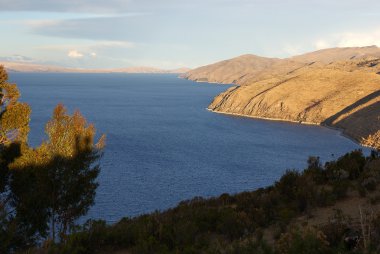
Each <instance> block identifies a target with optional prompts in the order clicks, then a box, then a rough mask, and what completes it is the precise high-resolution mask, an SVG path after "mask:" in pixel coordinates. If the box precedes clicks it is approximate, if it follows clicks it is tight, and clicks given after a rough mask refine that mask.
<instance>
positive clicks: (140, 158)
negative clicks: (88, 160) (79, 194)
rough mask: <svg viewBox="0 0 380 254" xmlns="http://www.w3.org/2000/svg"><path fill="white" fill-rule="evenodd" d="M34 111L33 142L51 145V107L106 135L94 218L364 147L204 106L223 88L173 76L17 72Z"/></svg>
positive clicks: (231, 188) (218, 189)
mask: <svg viewBox="0 0 380 254" xmlns="http://www.w3.org/2000/svg"><path fill="white" fill-rule="evenodd" d="M10 79H11V81H13V82H16V83H17V84H18V85H19V87H20V89H21V92H22V100H23V101H25V102H28V103H29V104H30V105H31V106H32V110H33V113H32V120H31V133H30V138H29V140H30V143H31V144H33V145H37V144H39V143H40V141H41V140H42V139H43V138H44V133H43V128H44V123H45V122H46V121H47V120H48V119H49V117H50V115H51V113H52V110H53V108H54V106H55V105H56V104H57V103H58V102H62V103H64V104H65V105H66V106H67V107H68V108H69V110H70V112H72V110H73V109H77V108H78V109H80V111H81V112H82V113H83V114H84V115H85V116H86V118H87V119H88V120H89V121H90V122H93V123H95V125H96V128H97V129H98V131H99V132H101V133H106V134H107V147H106V152H105V156H104V157H103V159H102V163H101V165H102V172H101V174H100V176H99V182H100V186H99V188H98V191H97V197H96V204H95V206H94V207H93V208H92V209H91V211H90V212H89V215H88V217H91V218H101V219H105V220H107V221H109V222H114V221H116V220H118V219H120V218H122V217H124V216H134V215H138V214H141V213H146V212H151V211H154V210H156V209H159V210H162V209H165V208H168V207H172V206H174V205H176V204H177V203H178V202H179V201H181V200H184V199H189V198H192V197H194V196H215V195H219V194H222V193H225V192H228V193H236V192H240V191H244V190H252V189H255V188H258V187H262V186H267V185H269V184H272V183H273V182H274V181H275V180H276V179H278V178H279V177H280V176H281V174H282V173H283V172H284V171H285V170H286V169H290V168H297V169H301V168H303V167H304V166H305V165H306V159H307V158H308V156H309V155H318V156H320V157H321V158H323V159H324V160H328V159H332V158H333V157H332V154H334V155H335V157H337V156H339V155H342V154H344V153H345V152H347V151H350V150H353V149H355V148H359V146H358V145H356V144H354V143H353V142H352V141H350V140H348V139H346V138H344V137H342V136H340V135H339V133H338V132H336V131H333V130H330V129H326V128H322V127H317V126H304V125H298V124H290V123H283V122H272V121H263V120H254V119H249V118H239V117H233V116H226V115H221V114H215V113H211V112H208V111H207V110H206V109H205V108H206V107H207V105H208V104H209V103H210V101H211V100H212V98H213V97H214V96H216V95H217V94H218V93H220V92H221V91H224V90H225V89H226V88H227V87H226V86H218V85H211V84H204V83H201V84H200V83H195V82H192V81H188V80H183V79H178V78H176V76H175V75H157V74H156V75H146V74H144V75H142V74H21V73H13V74H11V76H10Z"/></svg>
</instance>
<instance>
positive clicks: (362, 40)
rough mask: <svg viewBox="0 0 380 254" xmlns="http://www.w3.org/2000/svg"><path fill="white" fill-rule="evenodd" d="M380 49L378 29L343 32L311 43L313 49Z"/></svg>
mask: <svg viewBox="0 0 380 254" xmlns="http://www.w3.org/2000/svg"><path fill="white" fill-rule="evenodd" d="M372 45H376V46H378V47H380V28H379V29H374V30H372V31H361V32H344V33H337V34H333V35H329V36H326V38H324V39H319V40H317V41H315V42H314V43H313V46H314V48H315V49H323V48H331V47H365V46H372Z"/></svg>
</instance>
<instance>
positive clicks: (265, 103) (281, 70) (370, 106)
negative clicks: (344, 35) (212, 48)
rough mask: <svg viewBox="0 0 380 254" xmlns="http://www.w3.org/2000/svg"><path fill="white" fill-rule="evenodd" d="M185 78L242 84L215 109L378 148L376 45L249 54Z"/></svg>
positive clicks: (379, 53)
mask: <svg viewBox="0 0 380 254" xmlns="http://www.w3.org/2000/svg"><path fill="white" fill-rule="evenodd" d="M244 59H246V60H247V61H243V60H244ZM252 63H254V64H255V65H253V64H252ZM239 66H241V67H242V68H241V69H239ZM230 67H233V68H232V71H229V68H230ZM201 75H203V76H201ZM185 77H186V78H189V79H193V80H200V79H202V80H204V81H206V80H207V81H213V82H220V83H235V84H237V85H239V86H236V87H232V88H230V89H228V90H227V91H226V92H224V93H222V94H220V95H218V96H217V97H215V99H214V101H213V102H212V103H211V104H210V106H209V109H210V110H212V111H215V112H220V113H228V114H236V115H242V116H249V117H258V118H268V119H276V120H285V121H295V122H299V123H309V124H322V125H326V126H331V127H335V128H339V129H342V130H343V133H344V134H345V135H347V136H349V137H351V138H353V139H355V140H357V141H358V142H360V143H362V144H365V145H369V146H372V147H380V49H379V48H378V47H373V46H372V47H364V48H342V49H339V48H334V49H328V50H322V51H317V52H312V53H308V54H305V55H302V56H296V57H292V58H289V59H272V58H269V59H265V58H260V57H256V56H252V55H246V56H242V57H238V58H235V59H231V60H228V61H224V62H220V63H217V64H214V65H210V66H206V67H201V68H199V69H195V70H193V71H190V72H188V73H186V74H185Z"/></svg>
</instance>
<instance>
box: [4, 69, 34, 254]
mask: <svg viewBox="0 0 380 254" xmlns="http://www.w3.org/2000/svg"><path fill="white" fill-rule="evenodd" d="M19 97H20V93H19V91H18V89H17V86H16V85H15V84H9V83H8V74H7V72H6V71H5V69H4V67H3V66H0V242H1V244H0V253H5V252H6V250H7V249H8V247H9V246H12V244H13V242H14V235H15V232H16V224H15V221H14V220H13V215H14V211H13V207H12V206H11V204H10V194H11V192H10V185H9V183H10V179H11V172H10V170H9V165H10V163H12V162H13V161H14V160H15V159H16V158H17V157H19V156H20V155H21V150H22V149H24V148H26V141H27V134H28V131H29V116H30V107H29V106H28V105H27V104H26V103H20V102H19V101H18V99H19Z"/></svg>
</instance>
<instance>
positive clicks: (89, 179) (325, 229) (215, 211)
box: [0, 68, 380, 254]
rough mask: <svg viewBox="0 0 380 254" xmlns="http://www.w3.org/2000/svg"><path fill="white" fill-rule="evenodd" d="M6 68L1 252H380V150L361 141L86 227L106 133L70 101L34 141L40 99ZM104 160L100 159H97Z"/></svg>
mask: <svg viewBox="0 0 380 254" xmlns="http://www.w3.org/2000/svg"><path fill="white" fill-rule="evenodd" d="M6 80H7V76H6V73H5V71H4V70H3V69H2V68H0V88H1V106H2V108H1V114H0V121H1V122H0V124H1V125H0V126H1V133H0V134H1V135H0V141H1V142H0V143H1V144H0V148H1V149H0V159H1V160H0V163H1V167H0V180H1V181H0V253H78V254H79V253H106V252H107V253H243V254H244V253H279V254H282V253H297V254H298V253H378V252H379V251H380V213H379V212H378V211H379V209H378V208H379V206H380V204H379V202H380V191H379V190H378V189H377V188H378V185H379V181H380V157H379V154H378V153H377V152H372V154H371V155H370V156H364V155H363V153H362V152H361V151H360V150H357V151H353V152H351V153H348V154H346V155H345V156H343V157H341V158H339V159H337V160H336V161H331V162H328V163H326V164H325V165H323V166H322V165H321V163H320V161H319V159H318V158H317V157H310V158H309V160H308V166H307V168H306V169H305V170H304V171H302V172H299V171H295V170H289V171H287V172H286V173H285V174H284V175H283V176H282V177H281V178H280V180H279V181H277V182H276V183H275V184H274V185H272V186H270V187H267V188H261V189H258V190H256V191H252V192H243V193H239V194H236V195H229V194H223V195H221V196H220V197H218V198H211V199H203V198H200V197H198V198H194V199H192V200H189V201H184V202H181V203H180V204H179V205H178V206H177V207H175V208H173V209H169V210H167V211H164V212H155V213H152V214H146V215H142V216H139V217H135V218H124V219H122V220H121V221H119V222H118V223H116V224H114V225H107V224H106V223H105V222H104V221H91V220H90V221H88V222H87V223H86V224H85V225H82V226H76V225H75V223H74V222H75V219H76V218H78V217H80V216H82V215H84V214H85V213H86V212H87V210H88V209H89V207H90V206H91V205H92V203H93V199H94V196H95V190H96V187H97V183H96V177H97V175H98V173H99V166H98V165H96V162H97V161H98V159H99V157H100V156H101V151H102V147H103V145H102V143H103V142H102V140H100V143H98V144H95V142H94V134H95V130H94V128H93V127H92V126H91V125H88V124H87V122H86V121H85V119H84V118H83V117H82V116H81V115H80V114H79V113H75V114H74V115H73V116H70V115H68V114H67V113H66V110H65V108H64V107H63V106H61V105H59V106H57V108H56V109H55V110H54V113H53V117H52V119H51V120H50V121H49V122H48V124H47V125H46V133H47V136H48V140H46V141H45V142H43V144H42V145H41V146H39V147H37V148H32V147H30V146H28V143H27V133H28V130H29V127H28V124H29V114H30V108H29V106H28V105H27V104H24V103H20V102H18V97H19V93H18V90H17V87H16V86H15V85H10V84H8V83H7V82H6ZM94 163H95V165H94Z"/></svg>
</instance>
